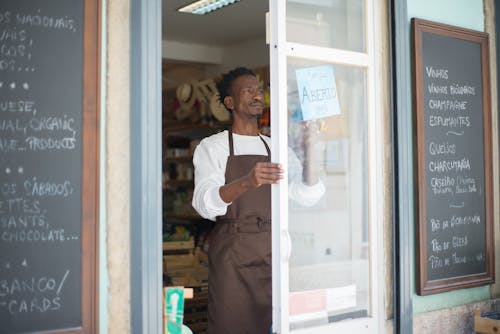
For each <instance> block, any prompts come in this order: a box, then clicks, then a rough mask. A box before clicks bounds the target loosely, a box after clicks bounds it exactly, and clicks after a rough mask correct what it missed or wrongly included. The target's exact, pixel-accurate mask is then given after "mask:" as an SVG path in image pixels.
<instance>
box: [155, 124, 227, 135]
mask: <svg viewBox="0 0 500 334" xmlns="http://www.w3.org/2000/svg"><path fill="white" fill-rule="evenodd" d="M231 124H232V121H225V122H209V123H194V124H193V123H186V124H177V125H167V126H165V127H164V129H163V131H164V132H167V133H168V132H181V131H189V130H198V129H215V128H223V127H226V126H229V125H231Z"/></svg>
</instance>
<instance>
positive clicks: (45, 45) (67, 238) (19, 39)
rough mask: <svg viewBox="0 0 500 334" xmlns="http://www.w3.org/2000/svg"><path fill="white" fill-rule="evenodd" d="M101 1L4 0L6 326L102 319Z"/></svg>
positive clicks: (20, 329) (0, 46)
mask: <svg viewBox="0 0 500 334" xmlns="http://www.w3.org/2000/svg"><path fill="white" fill-rule="evenodd" d="M97 8H98V7H97V1H95V0H94V1H83V0H51V1H33V0H31V1H29V0H2V1H1V2H0V333H9V334H12V333H31V332H41V331H44V332H51V331H57V332H68V333H69V332H71V333H78V332H86V333H88V332H89V329H91V328H92V327H93V326H95V324H94V322H95V321H94V319H95V318H96V317H95V315H93V312H95V311H94V309H95V308H96V307H95V305H93V304H92V303H93V301H95V296H96V278H95V276H96V275H95V273H96V269H95V266H96V263H97V262H96V260H95V254H96V251H95V249H96V246H95V245H96V231H97V228H96V226H97V205H96V202H97V198H98V188H97V186H96V184H97V182H96V180H97V170H98V159H97V148H96V143H97V142H98V138H97V134H98V126H97V122H96V121H97V110H98V109H97V89H98V84H97V56H98V54H97V52H96V51H97V45H98V44H97V41H98V37H97V36H98V35H97V27H98V22H97V17H98V15H97V14H98V13H97ZM89 183H90V184H89Z"/></svg>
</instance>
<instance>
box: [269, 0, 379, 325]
mask: <svg viewBox="0 0 500 334" xmlns="http://www.w3.org/2000/svg"><path fill="white" fill-rule="evenodd" d="M375 6H380V1H370V0H366V8H365V10H366V33H365V36H366V43H367V52H366V53H360V52H352V51H346V50H338V49H332V48H323V47H314V46H309V45H303V44H297V43H289V42H287V41H286V0H277V1H270V7H269V24H270V72H271V73H270V74H271V82H270V87H271V110H273V112H272V113H271V133H272V134H273V137H272V145H271V150H272V159H273V161H274V162H280V163H281V164H282V165H283V168H284V169H285V170H287V154H288V153H287V152H288V149H287V148H288V141H287V135H288V133H287V127H288V124H287V122H288V119H287V118H288V116H287V115H288V113H287V87H286V83H287V58H288V57H294V58H295V57H296V58H302V59H308V60H316V61H326V62H331V63H335V64H343V65H349V66H359V67H363V68H366V69H367V86H368V87H367V102H368V103H367V105H368V132H369V133H368V145H369V147H368V152H369V154H368V161H369V166H370V170H369V217H370V218H369V221H370V223H369V224H370V225H369V238H370V254H371V255H372V256H371V261H370V287H371V298H370V302H371V304H370V317H367V318H360V319H355V320H349V321H342V322H339V323H332V324H329V325H325V326H321V327H315V328H311V329H306V330H300V331H293V333H315V334H321V333H325V334H326V333H332V331H333V330H335V331H337V330H339V331H341V332H344V331H345V332H347V331H350V332H352V333H374V331H375V332H379V333H382V332H383V331H384V321H383V318H384V317H383V313H384V304H383V291H384V289H383V288H384V286H385V284H384V270H383V265H382V264H383V261H381V259H382V258H383V254H384V252H383V214H384V205H385V203H384V196H383V187H384V184H383V177H382V176H383V154H382V153H383V141H382V138H383V137H384V136H383V124H382V123H383V122H382V112H381V111H380V110H379V109H380V106H381V103H382V102H381V96H380V95H381V94H380V92H377V91H376V78H375V73H376V65H377V60H376V56H375V52H374V51H375V45H377V46H380V44H381V42H380V41H381V36H380V35H379V34H380V32H379V29H376V27H375V23H376V22H378V21H376V18H375V13H379V12H380V11H379V10H376V9H375V8H374V7H375ZM272 201H273V204H272V214H273V216H272V221H273V228H272V233H273V239H272V240H273V250H272V251H273V272H272V275H273V333H280V334H286V333H289V332H290V331H289V327H290V324H289V319H288V314H289V308H288V294H289V283H288V282H289V270H288V258H289V256H290V252H291V240H290V236H289V233H288V185H287V182H282V183H280V185H275V186H273V187H272ZM275 222H278V223H275Z"/></svg>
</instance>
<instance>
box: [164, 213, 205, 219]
mask: <svg viewBox="0 0 500 334" xmlns="http://www.w3.org/2000/svg"><path fill="white" fill-rule="evenodd" d="M163 217H164V218H165V219H172V220H173V219H178V220H204V218H202V217H201V216H199V215H178V214H174V213H165V214H164V216H163Z"/></svg>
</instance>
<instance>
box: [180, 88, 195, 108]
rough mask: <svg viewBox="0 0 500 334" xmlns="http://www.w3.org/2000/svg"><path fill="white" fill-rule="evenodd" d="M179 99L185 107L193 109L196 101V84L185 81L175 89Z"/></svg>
mask: <svg viewBox="0 0 500 334" xmlns="http://www.w3.org/2000/svg"><path fill="white" fill-rule="evenodd" d="M175 93H176V95H177V100H179V103H180V105H181V107H183V108H184V109H191V108H192V107H193V105H194V102H195V101H196V91H195V86H194V85H193V84H192V83H183V84H182V85H179V86H178V87H177V89H176V91H175Z"/></svg>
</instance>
